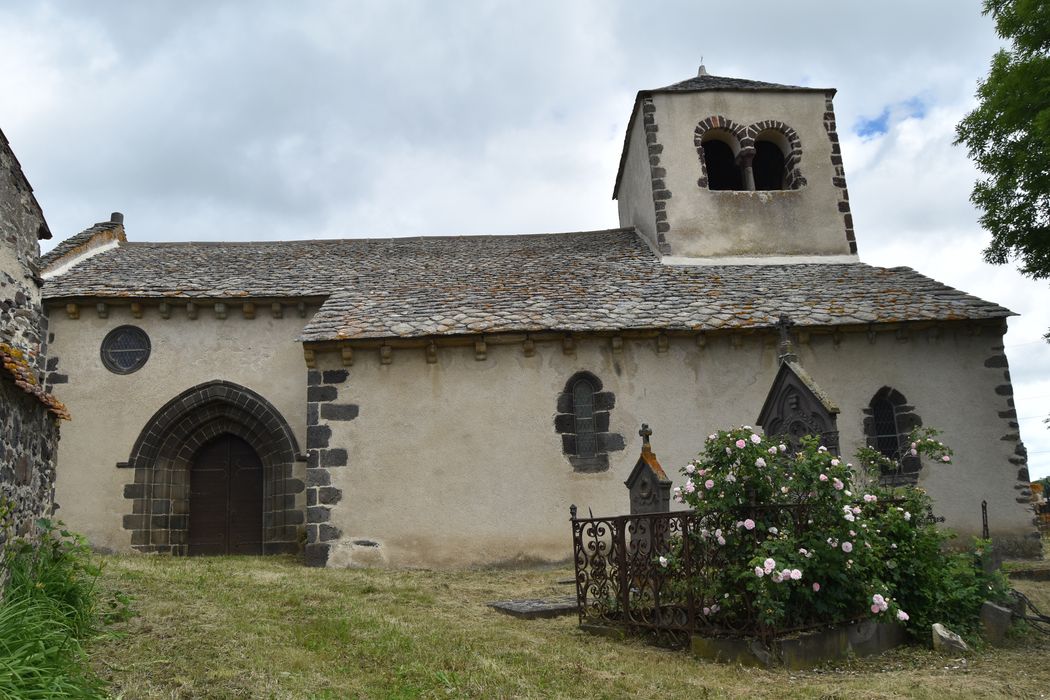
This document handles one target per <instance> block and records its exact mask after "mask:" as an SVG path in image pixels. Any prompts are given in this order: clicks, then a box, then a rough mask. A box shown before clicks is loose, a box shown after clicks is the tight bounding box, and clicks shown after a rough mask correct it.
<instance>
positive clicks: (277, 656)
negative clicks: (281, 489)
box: [93, 556, 1050, 699]
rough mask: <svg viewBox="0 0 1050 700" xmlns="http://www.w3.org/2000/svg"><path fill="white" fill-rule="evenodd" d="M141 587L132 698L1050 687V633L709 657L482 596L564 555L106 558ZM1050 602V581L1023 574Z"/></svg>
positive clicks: (1029, 690)
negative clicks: (818, 653) (744, 663)
mask: <svg viewBox="0 0 1050 700" xmlns="http://www.w3.org/2000/svg"><path fill="white" fill-rule="evenodd" d="M105 565H106V568H105V573H104V578H105V583H106V585H108V586H113V587H117V588H120V589H123V590H125V591H127V592H128V593H130V594H131V595H132V596H134V598H135V603H134V607H135V609H136V610H137V612H138V616H137V617H135V618H134V619H132V620H130V621H129V622H127V623H123V624H122V625H121V631H122V632H123V633H124V634H123V635H122V636H121V637H119V638H115V639H109V640H105V641H103V642H101V643H99V644H98V645H96V646H95V647H94V648H93V658H94V660H95V665H96V668H97V669H98V670H99V672H100V673H101V674H102V675H103V676H104V677H106V678H108V679H110V680H111V681H112V682H113V684H114V685H113V688H114V692H115V693H116V694H121V695H122V697H124V698H128V699H131V698H166V699H167V698H282V699H283V698H358V697H361V698H424V697H425V698H433V697H440V698H446V697H479V698H499V697H522V698H635V697H653V698H664V697H668V698H671V697H674V698H704V697H749V698H755V697H759V698H761V697H776V698H784V697H827V698H831V697H842V698H847V697H848V698H851V699H853V698H897V697H919V698H922V697H930V698H944V697H953V698H954V697H1042V696H1043V694H1044V693H1045V692H1046V690H1045V689H1046V681H1045V674H1044V671H1043V662H1042V659H1043V658H1044V657H1045V656H1046V654H1047V652H1050V641H1048V640H1046V639H1044V638H1043V637H1041V636H1039V635H1035V634H1031V635H1028V636H1026V637H1024V638H1023V639H1019V640H1017V641H1016V642H1015V643H1014V644H1013V645H1011V646H1010V647H1008V648H1005V649H998V650H985V651H983V652H981V653H979V654H976V655H973V656H971V657H970V658H969V659H966V660H961V659H954V660H953V659H945V658H944V657H940V656H936V655H934V654H932V652H927V651H925V650H923V649H919V648H909V649H905V650H898V651H896V652H892V653H890V654H887V655H883V656H881V657H878V658H876V659H869V660H864V661H853V662H850V663H844V664H837V665H834V666H829V667H828V668H825V669H822V670H820V671H811V672H804V673H800V672H787V671H758V670H753V669H748V670H746V671H742V670H741V669H739V668H734V667H728V666H723V665H718V664H711V663H705V662H701V661H697V660H695V659H693V658H692V657H690V656H688V655H687V654H685V653H682V652H670V651H665V650H661V649H657V648H653V647H650V646H647V645H645V644H643V643H641V642H638V641H635V640H628V641H615V640H611V639H605V638H601V637H594V636H591V635H588V634H585V633H582V632H580V631H579V630H578V629H577V628H576V619H575V618H565V617H563V618H557V619H553V620H536V621H523V620H518V619H515V618H512V617H508V616H506V615H502V614H500V613H497V612H495V611H493V610H491V609H489V608H488V607H486V606H485V603H486V602H488V601H492V600H499V599H506V598H517V597H521V598H525V597H530V598H531V597H547V596H557V595H566V594H568V593H570V592H571V591H572V587H571V586H564V585H558V584H557V583H556V582H557V581H558V580H559V579H564V578H570V577H571V576H572V572H571V570H568V569H528V570H506V569H480V570H468V571H453V572H437V571H386V570H325V569H322V570H318V569H307V568H304V567H303V566H302V565H301V564H299V563H298V562H296V561H295V560H293V559H290V558H274V557H269V558H211V559H187V558H170V557H148V556H127V557H106V559H105ZM1018 587H1019V588H1021V589H1022V590H1023V591H1024V592H1025V593H1026V594H1027V595H1029V596H1030V597H1032V599H1033V601H1034V602H1035V603H1036V604H1037V605H1040V606H1041V607H1043V609H1044V610H1050V584H1046V583H1038V582H1021V583H1019V584H1018Z"/></svg>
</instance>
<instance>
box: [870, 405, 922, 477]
mask: <svg viewBox="0 0 1050 700" xmlns="http://www.w3.org/2000/svg"><path fill="white" fill-rule="evenodd" d="M921 425H922V418H920V417H919V416H918V414H916V413H915V407H914V406H910V405H908V400H907V399H906V398H905V397H904V394H902V393H900V392H899V391H897V390H896V389H893V388H891V387H883V388H881V389H879V391H877V392H876V393H875V395H874V396H873V397H872V398H871V401H869V402H868V407H867V408H866V409H864V435H865V437H866V439H867V445H868V447H873V448H875V449H876V450H878V451H879V452H881V453H882V454H883V455H884V456H886V457H888V458H889V459H891V460H893V462H894V463H895V464H897V467H896V468H895V469H893V470H887V471H885V472H883V474H882V482H883V483H884V484H887V485H891V486H896V485H901V484H914V483H916V482H917V481H918V479H919V470H920V469H921V468H922V460H920V459H919V458H918V457H917V456H913V455H912V454H911V450H910V443H909V438H908V436H909V435H910V434H911V431H912V430H914V429H915V428H918V427H920V426H921Z"/></svg>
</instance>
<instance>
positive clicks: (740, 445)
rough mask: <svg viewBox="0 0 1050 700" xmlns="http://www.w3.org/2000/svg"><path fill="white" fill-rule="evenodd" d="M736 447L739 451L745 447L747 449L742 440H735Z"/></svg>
mask: <svg viewBox="0 0 1050 700" xmlns="http://www.w3.org/2000/svg"><path fill="white" fill-rule="evenodd" d="M736 446H737V447H739V448H740V449H744V448H745V447H747V443H746V442H744V441H743V440H737V441H736Z"/></svg>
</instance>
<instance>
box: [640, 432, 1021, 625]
mask: <svg viewBox="0 0 1050 700" xmlns="http://www.w3.org/2000/svg"><path fill="white" fill-rule="evenodd" d="M913 437H914V441H913V444H912V449H913V450H914V451H915V454H923V455H924V456H926V457H928V458H930V459H931V460H934V461H936V462H939V463H944V464H947V463H950V461H951V451H950V450H949V449H948V448H947V447H946V446H944V445H943V444H942V443H940V442H939V441H937V440H936V439H935V433H933V432H932V431H929V430H926V431H924V432H923V433H922V434H916V435H915V436H913ZM872 452H874V451H873V450H867V449H866V450H862V451H861V452H860V454H859V455H858V458H859V460H864V462H863V464H860V465H859V466H858V467H854V465H853V464H850V463H847V462H846V461H845V460H844V459H842V458H841V457H840V456H838V455H835V454H832V453H830V452H829V451H828V450H827V449H826V448H825V447H824V446H822V445H821V444H820V443H819V441H818V439H816V438H813V437H805V438H802V440H801V446H800V448H799V449H797V450H795V449H791V448H789V447H788V445H787V444H786V443H785V442H783V441H780V440H776V439H769V438H766V437H764V436H762V435H759V434H758V433H757V432H756V431H754V430H753V429H752V428H750V427H748V426H744V427H741V428H738V429H734V430H728V431H722V432H719V433H717V434H713V435H711V436H710V437H709V438H708V439H707V441H706V443H705V445H704V450H703V452H701V453H700V455H699V456H698V457H697V459H695V460H693V461H692V462H690V463H689V464H687V465H685V466H684V467H683V468H682V475H683V477H684V482H683V484H682V486H680V487H678V488H676V489H675V490H674V499H675V500H676V501H678V502H680V503H684V504H686V505H688V506H689V507H690V508H692V509H693V511H694V512H695V513H696V515H697V522H698V525H697V527H696V529H695V530H694V531H693V532H691V534H690V535H689V537H690V542H689V543H688V544H689V547H690V549H691V550H692V552H693V555H692V556H693V558H694V560H696V561H699V560H703V561H705V562H708V563H710V562H719V564H718V565H707V566H703V567H701V568H702V570H699V569H698V570H697V571H692V570H688V571H687V570H685V566H686V562H684V561H683V560H682V556H683V554H682V553H683V551H684V547H683V546H682V545H683V543H682V542H681V541H680V540H679V541H678V542H677V544H673V546H672V547H671V551H670V552H668V553H666V554H665V556H662V557H661V560H660V562H659V564H660V566H661V567H662V568H663V569H664V570H666V571H668V573H669V574H670V575H675V574H677V576H678V577H679V578H680V580H682V581H683V582H684V585H685V586H687V587H688V588H689V589H690V592H691V593H692V595H693V597H694V600H696V601H697V609H698V610H699V611H700V613H702V621H703V622H704V623H706V624H707V625H709V626H711V627H713V628H715V629H718V628H723V629H734V630H741V629H746V630H752V631H755V632H756V633H757V634H759V636H763V637H768V636H772V635H775V634H777V633H779V632H782V631H785V630H790V629H795V628H799V627H806V626H811V625H816V624H821V623H837V622H845V621H847V620H853V619H857V618H861V617H875V618H877V619H886V620H890V619H892V620H898V621H900V622H904V623H907V622H909V621H911V622H912V624H913V625H914V626H915V627H916V629H918V628H919V627H920V626H922V625H928V622H930V621H940V622H944V623H945V624H948V625H949V626H953V625H954V626H957V627H959V628H960V629H962V630H963V631H969V630H970V629H972V622H974V621H975V620H976V614H977V610H978V609H979V607H980V602H981V601H982V600H984V599H985V598H987V597H989V596H991V597H995V596H996V595H997V594H1001V593H1002V590H1003V587H1002V581H1001V580H1000V579H996V578H995V577H994V576H991V577H989V576H986V575H984V574H983V572H982V570H981V567H980V566H979V561H976V562H975V559H974V557H973V555H972V554H969V555H967V554H962V555H956V554H949V553H946V552H945V551H944V550H943V547H942V545H943V543H944V541H945V539H946V538H947V537H948V536H949V535H947V534H946V533H944V532H942V531H939V530H938V529H937V528H936V527H935V525H934V524H933V523H932V522H930V520H929V518H928V513H929V512H930V510H929V506H930V502H929V499H928V498H927V497H926V495H925V494H924V493H923V492H922V491H920V490H919V489H915V488H897V489H893V490H889V489H886V488H882V487H880V486H879V485H878V480H877V479H876V478H872V477H871V476H869V475H871V474H878V473H880V471H881V470H883V469H885V468H886V466H887V465H886V464H885V458H883V457H882V455H880V454H878V453H874V454H871V453H872ZM697 557H699V559H697ZM693 566H694V567H695V566H696V565H695V564H694V565H693ZM964 573H965V575H963V574H964ZM960 587H962V588H965V589H967V591H968V593H965V594H961V593H963V592H962V591H960V590H959V589H960ZM989 587H991V588H989ZM952 601H954V602H955V603H956V604H954V605H948V606H947V607H948V608H949V609H947V610H946V607H945V606H946V604H947V603H949V602H952ZM974 601H976V608H975V607H974ZM946 614H948V617H945V615H946ZM934 617H936V620H934V619H933V618H934ZM971 618H972V619H971ZM964 621H965V624H963V623H964ZM928 629H929V628H928V626H926V627H925V630H927V633H928ZM920 633H922V632H920Z"/></svg>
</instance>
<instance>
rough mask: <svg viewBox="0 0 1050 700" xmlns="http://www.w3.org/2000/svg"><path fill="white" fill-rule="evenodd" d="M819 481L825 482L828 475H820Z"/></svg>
mask: <svg viewBox="0 0 1050 700" xmlns="http://www.w3.org/2000/svg"><path fill="white" fill-rule="evenodd" d="M820 480H821V481H827V480H828V475H827V474H821V475H820Z"/></svg>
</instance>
